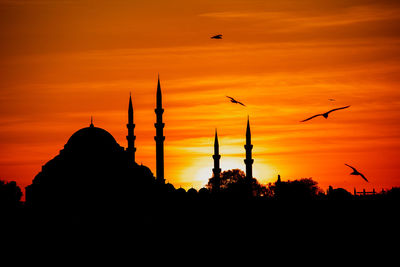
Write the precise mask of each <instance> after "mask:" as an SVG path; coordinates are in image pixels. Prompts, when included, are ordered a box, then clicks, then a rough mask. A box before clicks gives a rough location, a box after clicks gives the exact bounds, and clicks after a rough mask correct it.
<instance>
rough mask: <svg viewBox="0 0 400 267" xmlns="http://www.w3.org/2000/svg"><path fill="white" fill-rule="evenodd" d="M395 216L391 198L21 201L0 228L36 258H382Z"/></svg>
mask: <svg viewBox="0 0 400 267" xmlns="http://www.w3.org/2000/svg"><path fill="white" fill-rule="evenodd" d="M398 215H399V206H398V203H397V202H393V201H368V200H365V201H362V200H349V201H335V202H332V201H297V202H296V201H290V202H280V201H272V200H266V201H263V200H240V201H239V200H229V201H228V200H208V201H202V202H199V201H190V200H188V201H185V202H168V201H165V202H161V203H157V204H153V205H151V206H146V207H143V206H141V205H137V206H136V207H135V208H133V207H130V208H116V207H112V208H110V207H108V208H106V209H102V208H96V209H82V210H79V211H76V210H73V211H71V210H70V211H67V210H63V211H60V210H37V209H32V208H27V207H20V208H18V209H14V210H8V211H4V212H3V218H2V226H1V229H2V244H3V245H4V246H5V247H6V248H7V249H9V250H11V251H14V252H21V255H27V254H26V253H29V254H30V253H32V254H33V255H34V257H39V259H42V260H46V259H50V258H52V257H54V258H56V259H58V260H59V261H60V260H61V261H64V260H72V259H75V258H76V257H77V256H78V255H81V256H86V257H88V258H89V259H92V260H95V261H98V260H100V261H101V259H102V258H107V257H111V258H113V259H114V260H118V259H122V258H124V259H127V260H129V259H130V260H135V259H138V258H141V257H144V258H145V260H146V261H148V262H152V261H154V260H157V261H158V260H160V259H163V260H165V261H171V260H172V261H173V260H178V259H180V257H188V258H189V259H191V260H193V261H196V259H209V258H210V257H211V258H212V257H216V258H215V259H217V258H218V259H224V258H225V259H226V260H228V259H229V260H232V259H233V260H234V259H235V258H236V257H237V258H241V257H245V258H247V260H249V261H250V260H256V261H258V262H259V261H261V262H267V261H269V260H274V261H276V260H281V261H285V260H296V258H293V257H294V256H293V255H294V254H293V253H295V254H296V255H298V256H296V257H305V259H309V260H310V261H311V260H312V259H313V258H314V257H316V256H317V255H321V253H324V254H323V255H326V258H325V260H329V258H330V257H332V258H337V257H339V256H341V255H353V256H354V253H361V254H360V255H359V257H361V259H366V258H369V257H372V256H374V255H375V256H376V255H377V253H378V252H381V251H382V252H384V253H385V254H384V255H382V259H387V258H390V256H391V255H397V256H398V255H399V252H398V251H399V248H400V247H399V240H400V239H399V222H400V221H399V216H398ZM3 251H4V250H3ZM92 253H94V254H92ZM115 255H119V256H115ZM145 255H146V256H145ZM278 255H279V256H278ZM164 257H165V258H164ZM298 259H299V260H300V258H298ZM210 260H211V259H210ZM322 263H323V262H322ZM324 263H326V262H324ZM188 265H191V264H188ZM322 265H324V264H322ZM55 266H58V264H55ZM113 266H119V265H118V264H117V265H113Z"/></svg>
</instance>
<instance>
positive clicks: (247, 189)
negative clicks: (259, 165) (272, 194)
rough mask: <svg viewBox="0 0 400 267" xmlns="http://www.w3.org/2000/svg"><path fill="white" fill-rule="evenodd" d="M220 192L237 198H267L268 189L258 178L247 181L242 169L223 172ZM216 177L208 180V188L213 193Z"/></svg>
mask: <svg viewBox="0 0 400 267" xmlns="http://www.w3.org/2000/svg"><path fill="white" fill-rule="evenodd" d="M219 184H220V191H221V192H223V193H227V194H230V195H236V196H239V195H240V196H245V195H247V196H253V197H256V196H265V195H266V193H267V188H266V187H265V186H262V185H261V184H260V183H259V182H258V181H257V179H256V178H252V179H251V180H250V181H247V180H246V174H245V173H244V172H243V171H242V170H240V169H232V170H227V171H223V172H222V173H221V176H220V179H219ZM215 186H216V177H212V178H210V179H209V180H208V183H207V185H206V188H207V189H209V190H210V191H211V192H213V191H215V190H214V189H215Z"/></svg>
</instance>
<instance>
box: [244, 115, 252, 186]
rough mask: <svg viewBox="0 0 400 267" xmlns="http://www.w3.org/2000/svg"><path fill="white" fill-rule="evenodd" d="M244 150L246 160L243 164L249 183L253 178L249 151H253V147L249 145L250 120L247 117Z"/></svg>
mask: <svg viewBox="0 0 400 267" xmlns="http://www.w3.org/2000/svg"><path fill="white" fill-rule="evenodd" d="M244 148H245V149H246V159H245V160H244V163H245V164H246V180H247V181H250V180H251V179H252V178H253V162H254V160H253V159H252V156H251V150H252V149H253V145H252V144H251V132H250V120H249V118H248V117H247V129H246V145H245V146H244Z"/></svg>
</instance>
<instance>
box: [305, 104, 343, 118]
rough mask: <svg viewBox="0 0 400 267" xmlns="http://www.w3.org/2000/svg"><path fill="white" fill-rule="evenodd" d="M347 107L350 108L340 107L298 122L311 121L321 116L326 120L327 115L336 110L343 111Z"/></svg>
mask: <svg viewBox="0 0 400 267" xmlns="http://www.w3.org/2000/svg"><path fill="white" fill-rule="evenodd" d="M348 107H350V106H345V107H341V108H334V109H331V110H329V111H328V112H325V113H321V114H317V115H314V116H312V117H310V118H308V119H305V120H302V121H300V122H305V121H309V120H311V119H313V118H315V117H318V116H323V117H324V118H325V119H327V118H328V115H329V113H331V112H333V111H336V110H340V109H345V108H348Z"/></svg>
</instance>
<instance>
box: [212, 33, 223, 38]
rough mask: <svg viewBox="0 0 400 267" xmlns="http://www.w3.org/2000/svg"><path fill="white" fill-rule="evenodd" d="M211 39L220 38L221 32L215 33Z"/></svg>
mask: <svg viewBox="0 0 400 267" xmlns="http://www.w3.org/2000/svg"><path fill="white" fill-rule="evenodd" d="M211 39H222V34H217V35H214V36H212V37H211Z"/></svg>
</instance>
